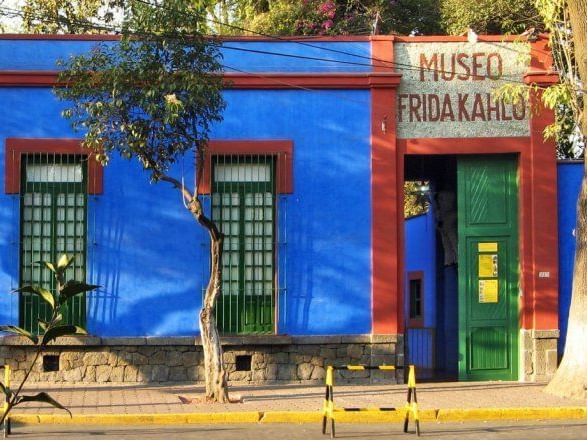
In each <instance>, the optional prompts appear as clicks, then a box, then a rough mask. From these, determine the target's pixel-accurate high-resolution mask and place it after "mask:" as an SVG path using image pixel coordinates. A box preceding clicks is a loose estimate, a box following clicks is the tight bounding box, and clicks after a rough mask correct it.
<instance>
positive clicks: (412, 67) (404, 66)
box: [0, 0, 525, 84]
mask: <svg viewBox="0 0 587 440" xmlns="http://www.w3.org/2000/svg"><path fill="white" fill-rule="evenodd" d="M131 1H136V2H139V3H142V4H145V5H149V6H151V7H155V8H161V6H157V5H153V4H151V3H149V2H145V1H143V0H131ZM164 9H166V10H171V9H169V8H164ZM0 10H6V11H10V12H11V13H13V14H15V15H19V16H21V17H23V18H24V14H23V13H22V12H21V11H19V10H17V9H13V8H8V7H3V6H0ZM190 15H191V14H190ZM192 16H193V15H192ZM34 17H35V18H36V19H38V20H39V21H41V22H43V23H55V21H51V20H42V19H41V18H43V17H42V16H39V15H36V16H34ZM39 17H40V18H39ZM194 17H197V16H194ZM68 21H69V22H70V23H73V24H77V25H79V26H84V27H86V28H91V29H96V30H102V31H104V30H105V31H110V32H114V33H116V34H121V33H123V32H124V30H123V29H119V28H115V27H114V26H106V25H96V24H94V23H91V22H86V21H77V20H71V19H70V20H68ZM240 29H244V28H240ZM130 33H131V34H132V35H135V36H139V37H141V36H146V35H147V34H140V33H137V32H130ZM261 35H262V36H266V37H268V38H276V39H278V40H280V41H284V42H290V43H295V44H303V45H304V46H308V47H312V48H316V49H321V50H327V51H331V52H336V53H340V54H345V55H350V56H356V57H360V58H366V59H369V60H374V61H378V60H379V59H378V58H370V57H365V56H362V55H358V54H353V53H352V52H346V51H340V50H337V49H331V48H325V47H323V46H316V45H312V44H308V43H303V42H299V41H296V40H288V39H284V38H281V37H271V36H267V35H265V34H261ZM221 47H222V48H226V49H229V50H233V51H240V52H250V53H259V54H264V55H272V56H280V57H286V58H297V59H303V60H312V61H320V62H327V63H334V64H344V65H355V66H364V67H373V64H370V63H359V62H353V61H344V60H334V59H330V58H321V57H312V56H305V55H295V54H287V53H283V52H274V51H267V50H259V49H250V48H243V47H235V46H228V45H226V44H222V45H221ZM380 61H382V62H385V63H387V64H392V65H390V66H379V67H382V68H385V69H390V70H391V71H393V72H396V71H397V70H409V71H416V72H421V71H422V70H425V71H428V72H436V73H438V74H448V75H454V74H455V73H456V72H453V71H448V70H438V69H434V68H431V67H422V66H416V65H413V64H405V63H397V62H392V61H387V60H380ZM394 66H396V67H397V66H400V67H399V68H398V69H394ZM475 77H477V78H483V79H488V78H489V79H491V80H492V81H497V80H496V79H494V78H492V77H491V76H490V75H482V74H476V75H475ZM499 81H502V82H509V83H517V84H525V82H524V81H520V80H516V79H515V78H513V77H512V76H509V75H503V76H501V77H500V78H499Z"/></svg>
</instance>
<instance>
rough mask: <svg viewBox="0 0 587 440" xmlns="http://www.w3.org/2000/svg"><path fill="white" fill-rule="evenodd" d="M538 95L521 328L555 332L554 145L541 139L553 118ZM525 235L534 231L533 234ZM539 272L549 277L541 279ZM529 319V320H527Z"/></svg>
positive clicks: (556, 289)
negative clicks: (526, 291) (528, 256)
mask: <svg viewBox="0 0 587 440" xmlns="http://www.w3.org/2000/svg"><path fill="white" fill-rule="evenodd" d="M541 93H542V91H537V92H534V94H533V96H531V100H532V104H533V106H534V108H535V109H536V110H537V111H536V113H535V114H534V116H533V117H532V120H531V126H530V127H531V128H530V133H531V134H530V138H531V143H532V157H531V172H532V175H531V176H530V182H531V191H530V194H531V197H530V198H529V200H528V202H529V203H530V206H529V209H528V210H527V211H526V213H531V217H530V218H529V219H528V220H527V221H525V222H524V226H523V228H524V229H525V232H526V237H525V238H526V243H527V244H528V245H529V247H530V249H529V253H530V254H531V255H532V266H530V267H528V268H527V271H526V273H525V275H526V276H527V277H528V278H529V277H531V280H530V279H527V280H526V282H528V283H529V284H530V285H531V287H530V289H531V290H530V292H531V295H527V296H526V297H525V298H524V304H525V307H526V309H527V310H528V311H529V313H531V314H533V316H532V317H530V316H528V315H529V313H527V314H525V316H524V318H525V322H524V328H533V329H545V330H550V329H556V328H558V242H557V232H558V218H557V170H556V154H555V151H556V150H555V143H554V141H553V140H545V139H544V135H543V132H544V128H545V127H546V126H547V125H549V124H551V123H552V122H553V121H554V114H553V112H552V111H550V110H547V109H546V108H545V107H544V106H543V103H542V99H541V97H540V95H541ZM527 231H534V233H533V234H531V233H528V232H527ZM540 272H548V274H549V276H548V277H546V278H541V277H540V276H539V274H540ZM531 318H532V319H531Z"/></svg>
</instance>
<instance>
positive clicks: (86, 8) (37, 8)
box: [22, 0, 125, 34]
mask: <svg viewBox="0 0 587 440" xmlns="http://www.w3.org/2000/svg"><path fill="white" fill-rule="evenodd" d="M124 3H125V1H124V0H26V1H25V3H24V5H23V7H22V12H23V30H24V31H25V32H28V33H34V34H57V33H65V34H84V33H90V34H94V33H110V31H109V28H108V27H107V25H108V24H109V23H112V22H113V21H115V19H116V17H117V15H118V14H120V13H121V12H122V7H123V5H124Z"/></svg>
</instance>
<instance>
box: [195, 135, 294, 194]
mask: <svg viewBox="0 0 587 440" xmlns="http://www.w3.org/2000/svg"><path fill="white" fill-rule="evenodd" d="M252 154H253V155H254V154H262V155H275V158H276V160H277V166H276V171H277V176H276V191H277V193H279V194H291V193H293V142H292V141H290V140H275V139H271V140H230V141H228V140H213V141H208V145H207V147H206V151H205V153H204V166H203V167H202V176H201V179H200V178H198V181H199V184H198V193H199V194H210V191H211V188H212V156H216V155H252Z"/></svg>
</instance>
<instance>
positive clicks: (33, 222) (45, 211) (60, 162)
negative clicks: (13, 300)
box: [19, 154, 87, 333]
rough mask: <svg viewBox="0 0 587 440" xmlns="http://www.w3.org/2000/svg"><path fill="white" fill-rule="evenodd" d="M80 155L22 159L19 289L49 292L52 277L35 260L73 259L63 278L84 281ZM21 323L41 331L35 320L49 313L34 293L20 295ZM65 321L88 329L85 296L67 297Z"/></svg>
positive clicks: (84, 198) (83, 192)
mask: <svg viewBox="0 0 587 440" xmlns="http://www.w3.org/2000/svg"><path fill="white" fill-rule="evenodd" d="M85 164H86V162H85V161H82V159H81V157H80V156H74V155H63V154H33V155H28V156H24V157H23V160H22V170H21V176H22V184H21V188H22V192H21V201H20V213H21V228H20V285H21V286H23V285H29V284H33V285H41V286H45V287H47V286H48V287H49V288H50V289H51V290H52V291H53V292H54V291H55V289H56V282H55V279H54V277H53V274H52V273H50V272H49V270H47V269H46V268H44V266H42V265H40V264H39V263H38V262H39V261H50V262H55V261H57V260H58V259H59V257H60V256H61V255H62V254H68V255H74V256H75V259H74V263H73V265H72V266H71V267H70V268H69V269H68V270H67V272H66V279H68V280H69V279H75V280H80V281H84V280H85V279H86V247H87V240H86V238H87V237H86V236H87V234H86V225H87V191H86V183H87V175H86V174H87V173H86V166H85ZM19 308H20V310H19V312H20V313H19V321H20V322H19V325H20V326H22V327H23V328H25V329H27V330H29V331H31V332H33V333H39V330H40V329H39V327H38V319H43V320H48V319H49V317H50V310H49V308H48V307H47V306H46V304H45V302H43V301H41V300H39V298H38V297H37V296H36V295H30V294H21V295H20V302H19ZM63 319H64V322H65V323H70V324H75V325H78V326H81V327H85V325H86V296H85V294H82V295H78V296H76V297H75V298H72V299H70V300H69V301H68V302H67V303H66V304H65V306H64V308H63Z"/></svg>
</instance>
